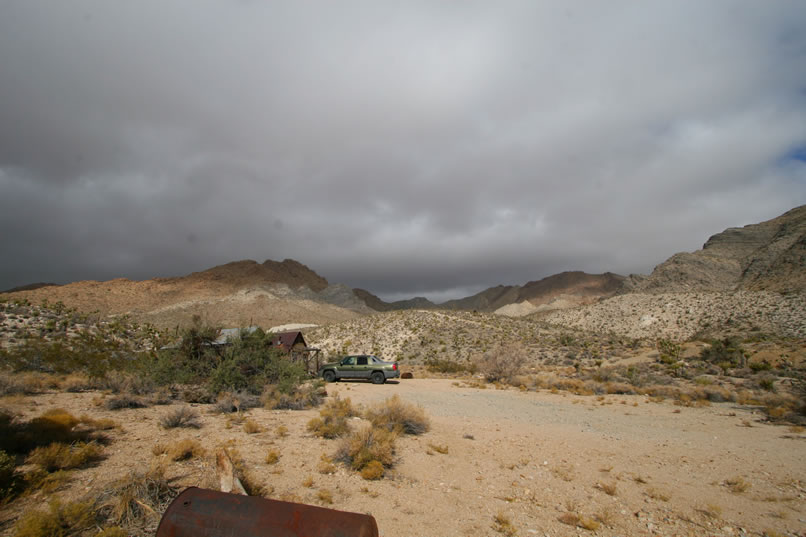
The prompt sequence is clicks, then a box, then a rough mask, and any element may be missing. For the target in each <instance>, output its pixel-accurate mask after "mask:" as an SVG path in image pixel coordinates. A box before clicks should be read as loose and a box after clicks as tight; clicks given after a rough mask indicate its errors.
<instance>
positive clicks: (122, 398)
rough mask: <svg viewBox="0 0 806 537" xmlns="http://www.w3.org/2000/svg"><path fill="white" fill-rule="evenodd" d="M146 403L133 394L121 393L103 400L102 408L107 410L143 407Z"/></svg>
mask: <svg viewBox="0 0 806 537" xmlns="http://www.w3.org/2000/svg"><path fill="white" fill-rule="evenodd" d="M147 406H148V405H147V404H146V402H145V401H144V400H143V399H141V398H139V397H135V396H133V395H128V394H123V395H118V396H116V397H110V398H109V399H107V400H106V401H104V408H106V409H107V410H121V409H124V408H145V407H147Z"/></svg>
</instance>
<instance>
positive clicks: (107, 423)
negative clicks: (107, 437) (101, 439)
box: [78, 414, 121, 431]
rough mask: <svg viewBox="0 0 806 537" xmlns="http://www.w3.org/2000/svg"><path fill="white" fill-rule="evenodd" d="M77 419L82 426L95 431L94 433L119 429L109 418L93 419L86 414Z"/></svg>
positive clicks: (118, 424) (118, 425)
mask: <svg viewBox="0 0 806 537" xmlns="http://www.w3.org/2000/svg"><path fill="white" fill-rule="evenodd" d="M78 419H79V421H80V422H81V424H82V425H86V426H87V427H90V428H91V429H95V430H96V431H110V430H112V429H120V428H121V426H120V423H118V422H116V421H115V420H113V419H109V418H101V419H95V418H92V417H90V416H88V415H86V414H82V415H81V417H80V418H78Z"/></svg>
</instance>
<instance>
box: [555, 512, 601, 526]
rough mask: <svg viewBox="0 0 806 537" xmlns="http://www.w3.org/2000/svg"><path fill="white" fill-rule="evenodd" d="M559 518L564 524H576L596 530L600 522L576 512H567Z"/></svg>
mask: <svg viewBox="0 0 806 537" xmlns="http://www.w3.org/2000/svg"><path fill="white" fill-rule="evenodd" d="M557 520H559V521H560V522H562V523H563V524H567V525H569V526H574V527H576V528H582V529H586V530H588V531H596V530H597V529H599V522H597V521H596V520H594V519H592V518H588V517H586V516H584V515H579V514H577V513H574V512H571V511H569V512H567V513H563V514H562V515H560V516H559V517H558V518H557Z"/></svg>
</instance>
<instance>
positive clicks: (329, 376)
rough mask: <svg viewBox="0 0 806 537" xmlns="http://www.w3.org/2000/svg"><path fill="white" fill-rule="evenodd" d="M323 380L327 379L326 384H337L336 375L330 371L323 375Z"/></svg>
mask: <svg viewBox="0 0 806 537" xmlns="http://www.w3.org/2000/svg"><path fill="white" fill-rule="evenodd" d="M322 378H323V379H325V382H336V373H334V372H333V371H331V370H330V369H328V370H327V371H325V372H324V373H322Z"/></svg>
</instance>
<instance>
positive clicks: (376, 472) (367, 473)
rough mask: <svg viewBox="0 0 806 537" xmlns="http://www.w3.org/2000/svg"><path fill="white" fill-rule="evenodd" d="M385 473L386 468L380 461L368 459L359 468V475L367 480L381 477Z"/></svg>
mask: <svg viewBox="0 0 806 537" xmlns="http://www.w3.org/2000/svg"><path fill="white" fill-rule="evenodd" d="M385 473H386V469H385V468H384V466H383V464H381V462H380V461H369V462H368V463H367V465H366V466H364V467H363V468H362V469H361V477H362V478H364V479H366V480H367V481H374V480H377V479H381V478H382V477H383V476H384V474H385Z"/></svg>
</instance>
